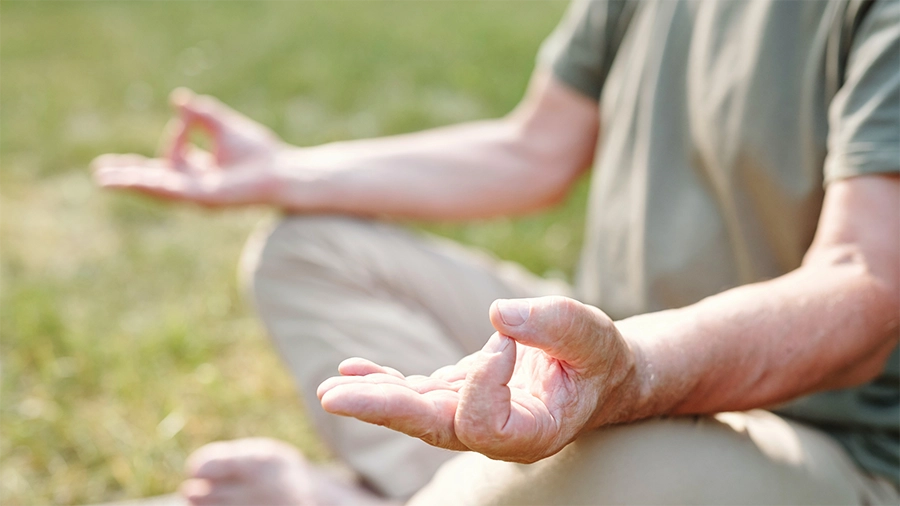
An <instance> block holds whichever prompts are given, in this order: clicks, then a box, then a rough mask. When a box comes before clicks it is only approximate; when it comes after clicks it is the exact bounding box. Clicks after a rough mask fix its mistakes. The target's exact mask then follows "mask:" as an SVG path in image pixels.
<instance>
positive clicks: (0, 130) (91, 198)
mask: <svg viewBox="0 0 900 506" xmlns="http://www.w3.org/2000/svg"><path fill="white" fill-rule="evenodd" d="M565 5H566V4H565V2H562V1H505V2H472V1H465V2H463V1H458V2H438V1H428V2H426V1H394V2H382V1H366V2H338V1H330V2H329V1H320V2H299V1H298V2H262V1H254V2H251V1H235V2H227V1H215V2H214V1H202V2H201V1H196V2H149V1H146V2H127V1H113V2H107V1H43V2H35V1H10V0H3V1H2V3H0V169H2V170H0V193H2V200H0V202H2V208H0V246H2V250H0V282H2V290H0V360H2V362H0V365H2V391H0V459H2V460H0V504H4V505H13V504H77V503H87V502H95V501H110V500H116V499H122V498H130V497H140V496H148V495H155V494H161V493H167V492H170V491H172V490H173V489H174V488H175V487H176V486H177V484H178V483H179V481H180V479H181V468H182V463H183V461H184V458H185V457H186V455H187V454H188V453H189V452H190V451H191V450H193V449H195V448H196V447H198V446H200V445H202V444H204V443H206V442H209V441H213V440H217V439H227V438H235V437H241V436H251V435H264V436H271V437H277V438H282V439H285V440H288V441H290V442H292V443H294V444H296V445H298V446H300V447H301V448H302V449H303V450H304V451H306V452H307V454H309V455H311V456H312V457H313V458H315V459H327V458H328V455H327V451H326V450H325V449H324V448H322V446H321V445H320V444H319V443H318V442H317V440H316V438H315V436H314V435H313V434H312V433H311V431H310V428H309V426H308V424H307V423H306V420H305V418H304V415H303V409H302V407H301V406H300V404H299V401H298V400H297V398H296V396H295V394H294V390H293V387H292V385H291V381H290V378H289V377H288V376H287V375H286V373H285V372H284V370H283V369H282V368H281V366H280V363H279V361H278V358H277V356H275V354H274V353H273V351H272V350H271V349H270V347H269V344H268V342H267V340H266V338H265V335H264V333H263V331H262V329H261V326H260V324H259V323H258V322H257V321H256V320H255V319H254V317H253V315H252V314H251V312H250V310H249V308H248V307H247V305H246V304H245V303H244V302H243V301H242V299H241V294H240V293H239V288H238V287H237V286H236V281H235V277H234V271H235V266H236V262H237V259H238V256H239V253H240V250H241V247H242V244H243V242H244V240H245V237H246V236H247V235H248V234H249V233H250V231H251V230H252V229H253V227H254V226H255V224H256V223H257V222H259V221H260V220H264V219H272V212H271V211H268V210H265V209H243V210H234V211H226V212H220V213H210V212H206V211H203V210H199V209H196V208H192V207H185V206H169V205H164V204H160V203H156V202H153V201H150V200H147V199H144V198H140V197H136V196H130V195H116V194H110V193H104V192H101V191H99V190H97V189H96V188H94V187H93V186H92V183H91V180H90V175H89V172H88V169H87V165H88V163H89V161H90V160H91V159H92V158H93V157H94V156H96V155H98V154H101V153H105V152H138V153H142V154H152V153H153V151H154V149H155V144H156V142H157V137H158V134H159V132H160V131H161V129H162V126H163V124H164V123H165V121H166V120H167V118H168V116H169V110H168V107H167V105H166V102H165V101H166V95H167V94H168V92H169V90H171V89H172V88H174V87H176V86H182V85H183V86H189V87H191V88H193V89H195V90H197V91H199V92H203V93H210V94H213V95H216V96H218V97H220V98H221V99H222V100H224V101H225V102H226V103H228V104H230V105H232V106H233V107H235V108H236V109H238V110H240V111H242V112H244V113H246V114H248V115H249V116H251V117H253V118H255V119H257V120H259V121H262V122H263V123H265V124H267V125H269V126H271V127H272V128H273V129H275V130H276V131H277V132H278V133H279V134H281V135H282V136H283V137H284V138H285V139H286V140H288V141H289V142H292V143H295V144H300V145H311V144H317V143H322V142H328V141H332V140H340V139H349V138H359V137H369V136H374V135H385V134H393V133H400V132H407V131H412V130H417V129H422V128H427V127H431V126H437V125H443V124H448V123H453V122H457V121H462V120H468V119H475V118H484V117H494V116H499V115H502V114H504V113H506V112H508V111H509V110H510V109H511V108H512V106H513V105H514V104H515V103H516V102H517V101H518V99H519V98H520V96H521V94H522V92H523V90H524V88H525V84H526V82H527V79H528V76H529V74H530V72H531V69H532V66H533V62H534V55H535V53H536V50H537V48H538V45H539V43H540V41H541V40H542V39H543V38H544V37H545V36H546V35H547V34H548V33H549V32H550V31H551V30H552V28H553V26H555V24H556V23H557V22H558V20H559V18H560V16H561V14H562V12H563V10H564V9H565ZM584 194H585V188H584V185H583V184H582V185H581V186H579V189H578V190H577V191H576V192H575V194H574V195H573V197H572V198H571V199H570V200H569V201H568V203H567V204H565V205H564V206H563V207H561V208H559V209H556V210H553V211H551V212H550V213H547V214H543V215H540V216H533V217H527V218H523V219H517V220H492V221H487V222H480V223H472V224H465V225H457V224H433V225H428V226H427V227H426V228H428V229H430V230H432V231H435V232H438V233H441V234H444V235H447V236H450V237H453V238H455V239H458V240H461V241H463V242H466V243H470V244H475V245H478V246H481V247H484V248H488V249H490V250H493V251H494V252H496V253H497V254H498V255H500V256H502V257H505V258H510V259H514V260H517V261H519V262H522V263H523V264H525V265H526V266H527V267H529V268H530V269H532V270H533V271H535V272H538V273H550V274H555V275H558V274H562V275H567V274H569V273H571V270H572V267H573V265H574V263H575V259H576V256H577V251H578V247H579V244H580V237H581V226H582V221H581V219H582V216H581V214H582V212H583V206H584Z"/></svg>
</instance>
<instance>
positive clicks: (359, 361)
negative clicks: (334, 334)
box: [338, 357, 403, 378]
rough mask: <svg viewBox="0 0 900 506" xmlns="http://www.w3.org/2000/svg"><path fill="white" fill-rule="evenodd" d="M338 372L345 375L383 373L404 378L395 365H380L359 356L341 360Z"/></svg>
mask: <svg viewBox="0 0 900 506" xmlns="http://www.w3.org/2000/svg"><path fill="white" fill-rule="evenodd" d="M338 372H339V373H341V374H343V375H344V376H365V375H366V374H375V373H381V374H390V375H392V376H396V377H398V378H403V375H402V374H401V373H400V371H398V370H396V369H394V368H393V367H386V366H382V365H378V364H376V363H375V362H372V361H371V360H366V359H364V358H358V357H354V358H348V359H347V360H344V361H343V362H341V364H340V365H338Z"/></svg>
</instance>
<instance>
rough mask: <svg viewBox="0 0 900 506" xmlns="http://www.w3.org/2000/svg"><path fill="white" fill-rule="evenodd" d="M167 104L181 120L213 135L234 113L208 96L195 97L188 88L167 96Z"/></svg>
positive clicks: (178, 89)
mask: <svg viewBox="0 0 900 506" xmlns="http://www.w3.org/2000/svg"><path fill="white" fill-rule="evenodd" d="M169 102H170V103H171V104H172V107H174V108H175V110H176V111H178V114H179V115H180V116H181V120H182V121H183V122H184V123H186V124H188V125H197V126H200V127H202V128H203V129H204V130H207V131H208V132H209V133H210V134H212V135H215V134H216V132H219V131H221V130H222V128H223V123H224V122H227V121H228V119H229V118H230V117H231V116H234V115H235V114H236V113H235V112H234V111H232V110H231V109H230V108H229V107H228V106H226V105H225V104H223V103H222V102H220V101H219V100H218V99H216V98H214V97H211V96H209V95H197V94H196V93H194V92H193V91H191V90H189V89H188V88H176V89H175V90H173V91H172V93H171V94H170V95H169Z"/></svg>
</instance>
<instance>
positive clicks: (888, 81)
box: [825, 0, 900, 183]
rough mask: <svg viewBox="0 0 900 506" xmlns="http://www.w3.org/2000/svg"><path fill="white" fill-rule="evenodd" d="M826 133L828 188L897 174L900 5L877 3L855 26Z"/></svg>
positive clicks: (881, 0)
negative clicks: (867, 176) (850, 179)
mask: <svg viewBox="0 0 900 506" xmlns="http://www.w3.org/2000/svg"><path fill="white" fill-rule="evenodd" d="M828 127H829V132H828V154H827V156H826V158H825V182H826V183H828V182H831V181H834V180H837V179H843V178H847V177H852V176H859V175H863V174H878V173H896V172H900V1H896V0H879V1H876V2H875V4H874V5H873V7H872V9H871V10H870V11H869V13H868V14H867V15H866V17H865V18H864V19H863V21H862V23H861V24H860V25H859V28H858V29H857V31H856V33H855V34H854V37H853V45H852V46H851V48H850V54H849V57H848V60H847V71H846V76H845V81H844V84H843V86H842V87H841V89H840V90H838V92H837V93H836V94H835V96H834V99H832V101H831V104H830V105H829V108H828Z"/></svg>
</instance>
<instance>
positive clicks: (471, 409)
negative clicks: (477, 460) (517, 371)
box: [454, 333, 516, 455]
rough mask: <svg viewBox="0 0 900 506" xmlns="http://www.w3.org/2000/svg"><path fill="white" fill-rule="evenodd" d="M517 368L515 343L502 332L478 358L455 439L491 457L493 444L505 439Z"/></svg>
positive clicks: (461, 400) (464, 389)
mask: <svg viewBox="0 0 900 506" xmlns="http://www.w3.org/2000/svg"><path fill="white" fill-rule="evenodd" d="M515 365H516V343H515V341H513V340H512V339H510V338H508V337H506V336H504V335H502V334H500V333H494V335H493V336H491V338H490V339H489V340H488V342H487V344H485V345H484V348H482V350H481V352H480V353H478V354H477V356H476V357H475V360H474V362H473V364H472V365H471V368H470V369H469V372H468V374H467V375H466V381H465V385H463V387H462V389H460V397H459V404H458V406H457V409H456V417H455V420H454V428H455V431H456V436H457V438H459V440H460V441H461V442H462V443H463V444H464V445H466V446H467V447H469V448H471V449H473V450H475V451H480V452H482V453H485V454H487V455H490V454H491V453H492V452H491V449H492V447H493V444H496V442H497V440H498V439H503V434H504V429H505V428H506V425H507V421H508V420H509V418H510V412H511V408H512V406H511V393H510V390H509V387H508V386H507V384H508V383H509V380H510V378H512V374H513V370H514V368H515Z"/></svg>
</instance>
